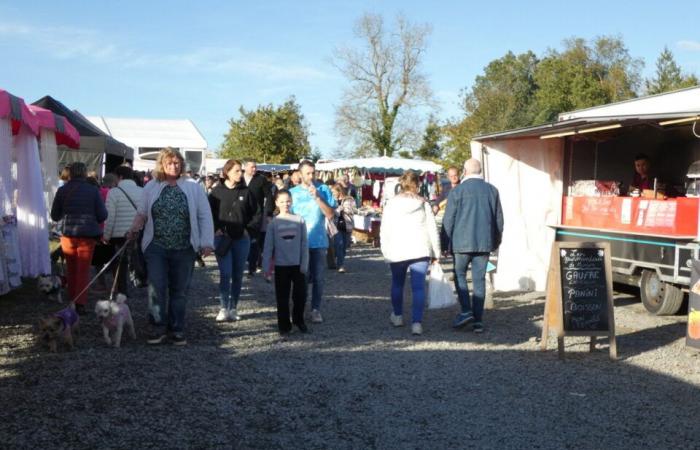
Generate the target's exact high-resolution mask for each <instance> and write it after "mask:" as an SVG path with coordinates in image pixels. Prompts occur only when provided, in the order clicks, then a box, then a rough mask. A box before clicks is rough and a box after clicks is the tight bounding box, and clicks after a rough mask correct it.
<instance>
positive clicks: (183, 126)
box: [88, 116, 207, 150]
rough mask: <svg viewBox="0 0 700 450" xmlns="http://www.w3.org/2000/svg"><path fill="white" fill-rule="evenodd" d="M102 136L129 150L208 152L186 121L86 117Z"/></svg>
mask: <svg viewBox="0 0 700 450" xmlns="http://www.w3.org/2000/svg"><path fill="white" fill-rule="evenodd" d="M88 119H89V120H90V122H92V123H93V124H94V125H95V126H97V127H98V128H100V129H101V130H102V131H104V132H105V133H107V134H109V135H111V136H112V137H114V138H116V139H119V140H120V141H122V142H125V143H127V144H128V145H131V146H132V147H134V148H136V147H154V148H162V147H168V146H169V147H175V148H188V149H202V150H205V149H206V148H207V141H206V139H204V136H202V134H201V133H200V132H199V130H198V129H197V127H196V126H195V125H194V124H193V123H192V121H191V120H189V119H181V120H167V119H124V118H113V117H102V116H90V117H88Z"/></svg>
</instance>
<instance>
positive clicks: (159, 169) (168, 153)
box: [153, 147, 185, 181]
mask: <svg viewBox="0 0 700 450" xmlns="http://www.w3.org/2000/svg"><path fill="white" fill-rule="evenodd" d="M173 158H177V159H178V160H179V161H180V173H179V174H178V178H179V177H180V176H181V175H182V173H183V172H184V171H185V158H183V157H182V155H181V154H180V152H178V151H177V150H175V149H174V148H172V147H165V148H164V149H162V150H161V151H160V152H159V153H158V158H156V167H155V169H153V178H155V179H156V180H158V181H165V170H163V164H164V163H165V162H166V161H168V160H170V159H173Z"/></svg>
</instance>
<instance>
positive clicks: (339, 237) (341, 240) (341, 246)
mask: <svg viewBox="0 0 700 450" xmlns="http://www.w3.org/2000/svg"><path fill="white" fill-rule="evenodd" d="M333 244H334V245H335V262H336V264H337V266H338V267H343V264H345V254H346V253H347V251H348V247H349V244H350V233H345V232H342V231H340V232H338V234H336V235H335V236H334V237H333Z"/></svg>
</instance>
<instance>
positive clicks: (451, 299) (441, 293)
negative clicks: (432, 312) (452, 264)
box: [428, 262, 457, 309]
mask: <svg viewBox="0 0 700 450" xmlns="http://www.w3.org/2000/svg"><path fill="white" fill-rule="evenodd" d="M456 304H457V299H456V298H455V295H454V294H453V293H452V284H451V283H450V282H449V281H447V277H445V273H444V272H443V271H442V267H441V266H440V263H438V262H434V263H433V264H432V265H431V266H430V278H429V279H428V309H442V308H449V307H450V306H453V305H456Z"/></svg>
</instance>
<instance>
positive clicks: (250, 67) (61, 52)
mask: <svg viewBox="0 0 700 450" xmlns="http://www.w3.org/2000/svg"><path fill="white" fill-rule="evenodd" d="M0 38H2V39H3V40H5V41H6V42H7V41H8V40H14V41H22V43H24V44H25V45H28V46H29V47H30V48H31V49H32V50H34V51H37V52H40V53H45V54H47V56H48V57H50V58H54V59H59V60H72V59H80V60H83V61H90V62H95V63H105V64H119V65H121V66H124V67H131V68H151V67H156V66H162V65H172V66H176V67H178V68H181V69H188V70H191V71H194V72H207V73H221V74H239V75H248V76H253V77H256V78H259V79H263V80H267V81H285V80H286V81H309V80H319V79H325V78H327V77H328V76H327V74H326V73H324V72H323V71H322V70H319V69H316V68H314V67H311V66H307V65H304V64H299V63H296V62H294V61H289V59H288V58H287V57H285V56H283V55H279V54H272V53H263V52H250V51H244V50H241V49H236V48H228V47H200V48H196V49H194V50H190V51H186V52H182V53H175V54H160V55H154V54H148V53H144V52H140V51H137V50H134V49H130V48H125V47H123V46H119V45H117V44H115V43H113V42H111V41H110V40H109V37H107V36H105V35H104V34H102V33H98V32H97V31H96V30H91V29H77V28H67V27H46V28H43V27H42V28H38V27H33V26H31V25H26V24H20V23H2V22H0Z"/></svg>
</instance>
